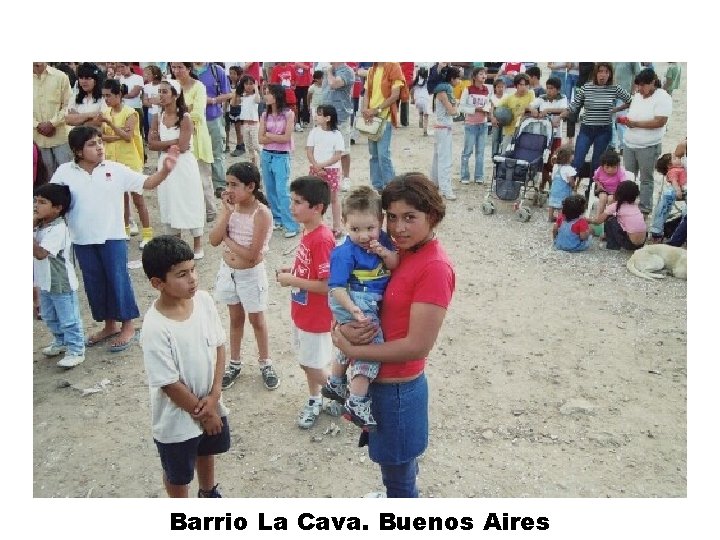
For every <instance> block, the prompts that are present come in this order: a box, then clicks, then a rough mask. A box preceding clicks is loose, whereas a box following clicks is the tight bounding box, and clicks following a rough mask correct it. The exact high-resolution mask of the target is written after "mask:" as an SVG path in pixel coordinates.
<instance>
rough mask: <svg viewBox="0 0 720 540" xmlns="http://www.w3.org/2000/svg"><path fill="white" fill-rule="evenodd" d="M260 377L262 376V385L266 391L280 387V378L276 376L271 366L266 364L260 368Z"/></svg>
mask: <svg viewBox="0 0 720 540" xmlns="http://www.w3.org/2000/svg"><path fill="white" fill-rule="evenodd" d="M260 375H261V376H262V380H263V384H264V385H265V388H267V389H268V390H275V389H276V388H277V387H278V386H280V377H278V376H277V373H275V370H274V369H273V367H272V364H267V365H265V366H263V367H261V368H260Z"/></svg>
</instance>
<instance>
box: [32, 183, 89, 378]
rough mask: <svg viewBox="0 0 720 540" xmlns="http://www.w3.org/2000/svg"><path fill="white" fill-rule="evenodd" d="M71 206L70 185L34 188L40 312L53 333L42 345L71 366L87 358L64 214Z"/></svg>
mask: <svg viewBox="0 0 720 540" xmlns="http://www.w3.org/2000/svg"><path fill="white" fill-rule="evenodd" d="M69 207H70V188H68V187H67V186H61V185H59V184H44V185H42V186H40V187H39V188H38V189H37V190H36V191H35V205H34V210H33V214H34V215H33V217H34V219H35V220H36V221H37V228H36V229H35V231H34V233H35V234H34V237H33V257H34V259H33V276H34V277H35V286H36V287H39V288H40V314H41V315H42V319H43V321H45V324H47V326H48V328H49V329H50V331H51V332H52V334H53V337H54V339H53V342H52V343H51V344H50V345H48V346H47V347H45V348H43V350H42V353H43V354H44V355H45V356H58V355H60V354H62V353H64V352H66V351H67V353H66V354H65V357H64V358H62V359H60V360H59V361H58V363H57V365H58V366H60V367H66V368H71V367H75V366H77V365H78V364H81V363H82V362H84V361H85V335H84V334H83V325H82V319H81V318H80V310H79V308H78V298H77V288H78V279H77V276H76V275H75V268H74V267H73V263H72V261H71V260H70V249H71V245H70V233H69V232H68V228H67V225H66V224H65V219H64V218H63V216H64V215H65V212H67V209H68V208H69Z"/></svg>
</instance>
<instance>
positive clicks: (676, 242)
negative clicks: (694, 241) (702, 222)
mask: <svg viewBox="0 0 720 540" xmlns="http://www.w3.org/2000/svg"><path fill="white" fill-rule="evenodd" d="M685 242H687V214H686V215H684V216H683V217H682V219H681V220H680V223H679V224H678V226H677V227H675V231H673V233H672V236H671V237H670V240H668V241H667V244H669V245H671V246H675V247H682V245H683V244H684V243H685Z"/></svg>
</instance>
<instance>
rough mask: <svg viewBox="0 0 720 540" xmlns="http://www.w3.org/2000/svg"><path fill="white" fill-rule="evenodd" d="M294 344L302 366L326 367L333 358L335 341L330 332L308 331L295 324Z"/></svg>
mask: <svg viewBox="0 0 720 540" xmlns="http://www.w3.org/2000/svg"><path fill="white" fill-rule="evenodd" d="M292 328H293V335H292V339H293V345H294V346H295V350H296V351H297V361H298V363H299V364H300V365H301V366H305V367H309V368H314V369H326V368H327V367H328V366H329V365H330V360H331V359H332V350H333V343H332V338H331V337H330V332H321V333H319V334H317V333H315V332H306V331H305V330H300V329H299V328H298V327H297V326H295V325H294V324H293V327H292Z"/></svg>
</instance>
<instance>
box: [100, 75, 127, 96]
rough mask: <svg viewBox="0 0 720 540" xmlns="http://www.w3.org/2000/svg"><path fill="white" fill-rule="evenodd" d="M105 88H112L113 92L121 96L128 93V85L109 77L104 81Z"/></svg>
mask: <svg viewBox="0 0 720 540" xmlns="http://www.w3.org/2000/svg"><path fill="white" fill-rule="evenodd" d="M103 89H105V90H110V92H111V93H113V94H115V95H118V96H120V97H125V96H126V95H127V93H128V87H127V85H125V84H121V83H120V81H118V80H117V79H108V80H106V81H105V82H104V83H103Z"/></svg>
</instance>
